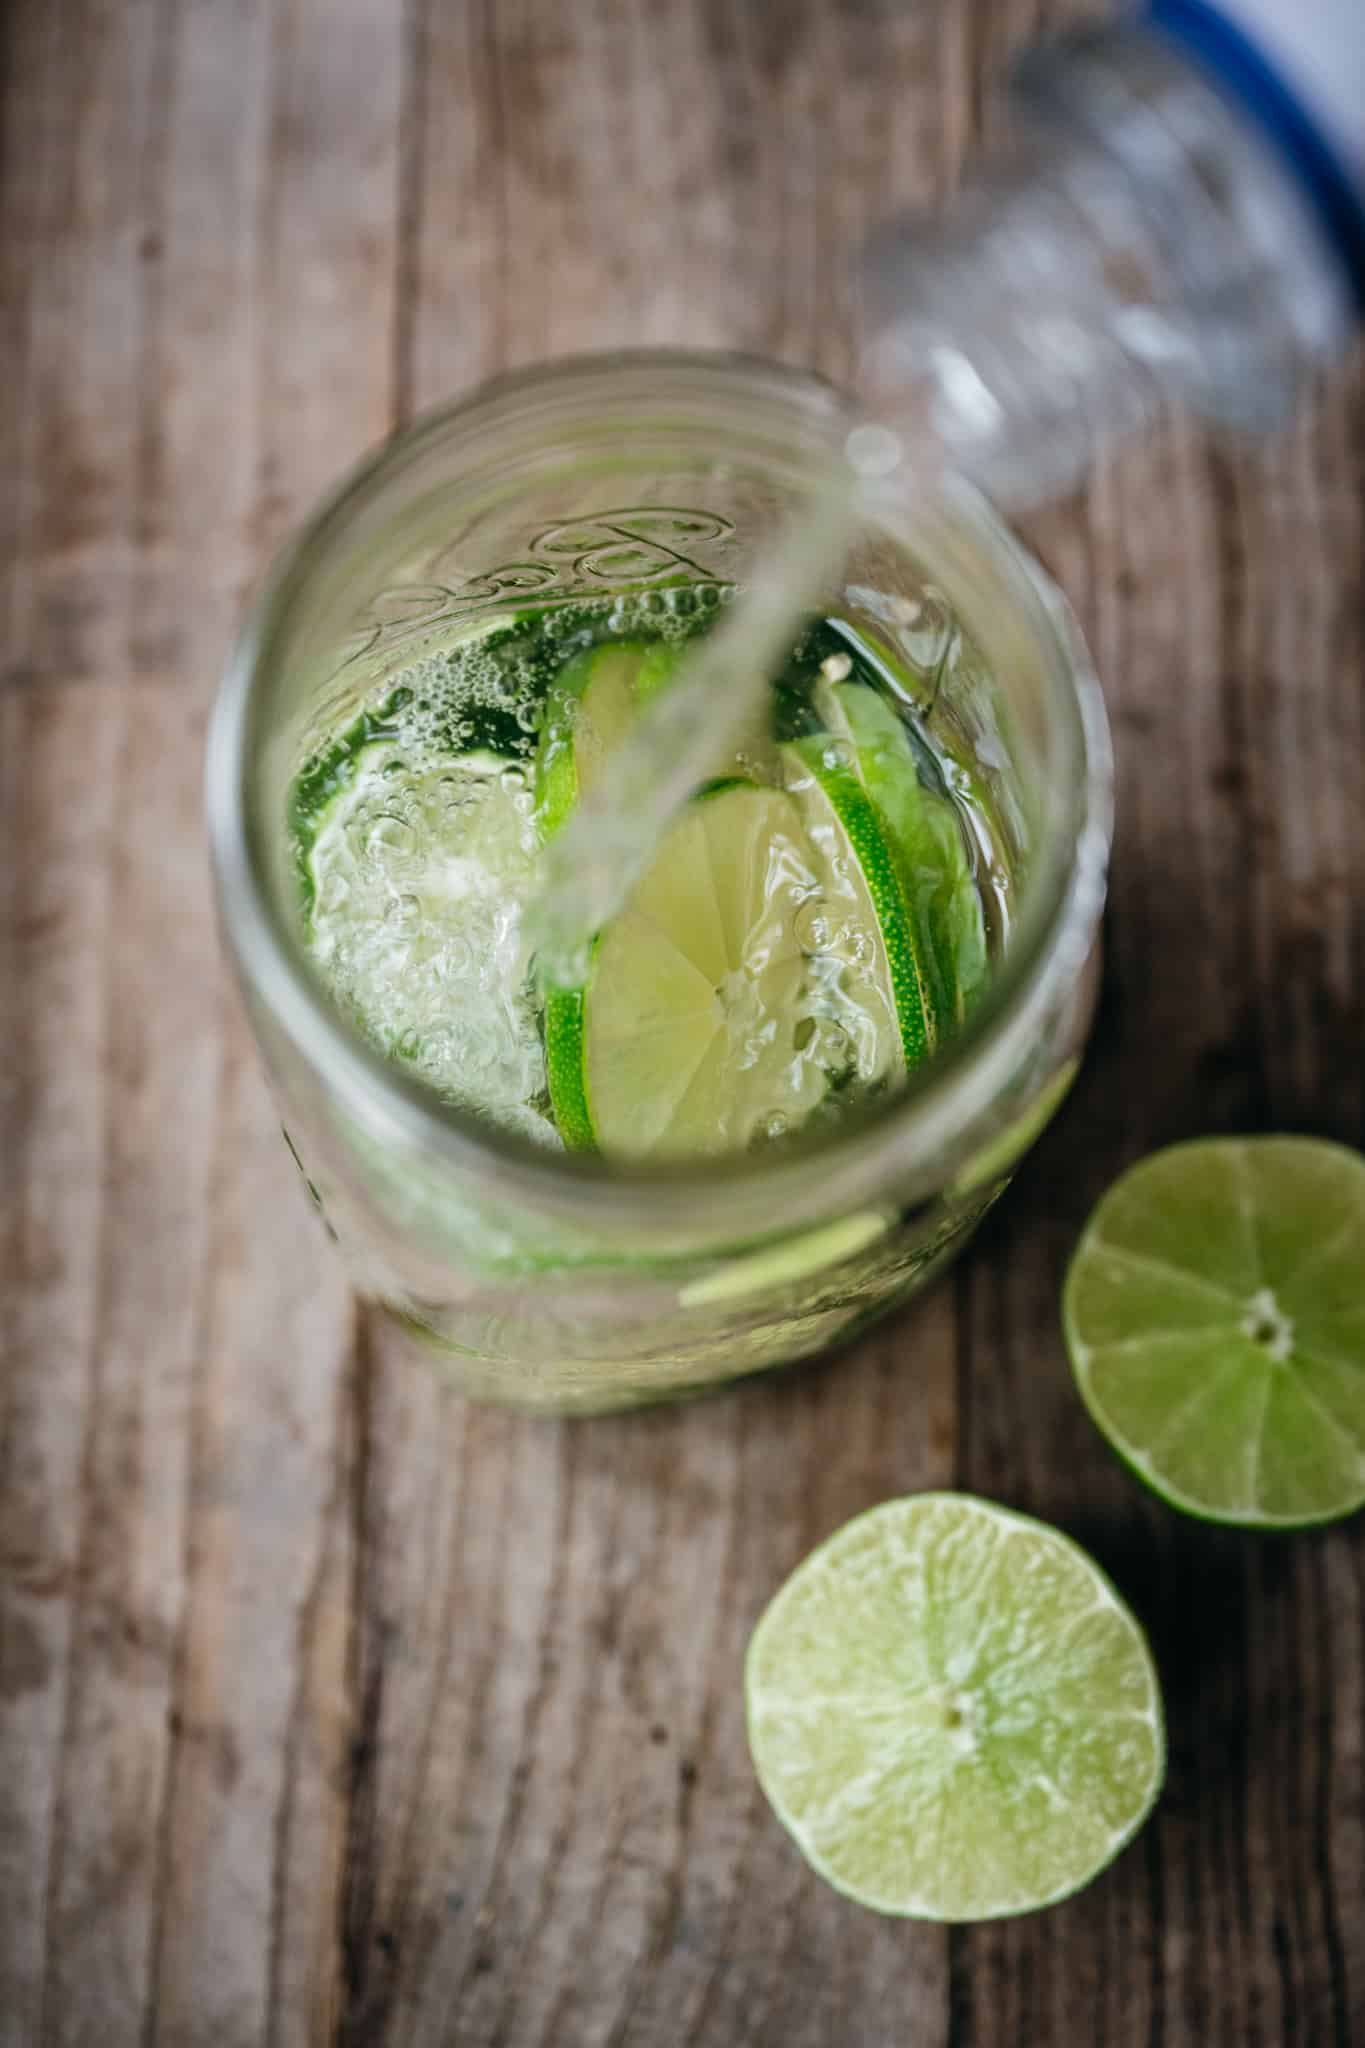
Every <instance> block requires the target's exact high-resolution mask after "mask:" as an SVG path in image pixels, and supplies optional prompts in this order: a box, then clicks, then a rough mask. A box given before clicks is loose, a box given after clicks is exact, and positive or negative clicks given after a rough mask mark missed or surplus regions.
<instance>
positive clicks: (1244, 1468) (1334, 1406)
mask: <svg viewBox="0 0 1365 2048" xmlns="http://www.w3.org/2000/svg"><path fill="white" fill-rule="evenodd" d="M1063 1321H1064V1325H1065V1330H1066V1341H1067V1345H1068V1348H1069V1350H1070V1352H1071V1361H1072V1365H1073V1366H1074V1368H1075V1373H1076V1381H1077V1384H1078V1386H1079V1387H1080V1390H1081V1394H1082V1397H1083V1399H1084V1401H1085V1404H1086V1406H1087V1408H1088V1409H1089V1410H1090V1413H1091V1415H1092V1416H1093V1418H1094V1420H1095V1422H1096V1423H1097V1424H1098V1425H1099V1427H1100V1429H1101V1430H1102V1431H1103V1432H1104V1434H1105V1436H1106V1437H1108V1439H1109V1441H1110V1443H1111V1444H1112V1445H1113V1446H1114V1448H1115V1449H1116V1450H1117V1451H1118V1452H1119V1453H1120V1455H1121V1456H1122V1457H1123V1458H1125V1459H1126V1460H1127V1462H1128V1463H1129V1464H1130V1465H1131V1466H1132V1467H1133V1469H1134V1470H1135V1471H1136V1472H1137V1473H1138V1474H1139V1476H1140V1477H1141V1478H1143V1479H1144V1480H1146V1481H1147V1483H1148V1484H1149V1485H1150V1486H1151V1487H1153V1488H1154V1490H1155V1491H1156V1492H1157V1493H1159V1494H1160V1495H1161V1496H1162V1497H1163V1499H1165V1500H1167V1501H1169V1502H1170V1503H1171V1505H1172V1506H1173V1507H1178V1508H1183V1509H1185V1510H1186V1512H1187V1513H1190V1514H1195V1515H1201V1516H1203V1517H1205V1518H1206V1519H1208V1520H1210V1521H1218V1522H1235V1523H1238V1524H1241V1525H1243V1526H1246V1527H1248V1528H1292V1527H1294V1526H1296V1525H1301V1524H1304V1523H1309V1522H1328V1521H1333V1520H1335V1519H1336V1517H1337V1516H1339V1515H1346V1514H1350V1513H1351V1512H1352V1511H1353V1510H1354V1509H1356V1508H1358V1507H1360V1506H1361V1505H1362V1503H1365V1159H1362V1158H1361V1157H1360V1155H1359V1154H1358V1153H1355V1152H1351V1151H1348V1150H1347V1149H1346V1148H1345V1147H1344V1146H1341V1145H1331V1144H1326V1143H1323V1142H1322V1141H1320V1140H1318V1139H1313V1138H1243V1139H1206V1140H1201V1141H1198V1142H1196V1143H1193V1144H1186V1145H1174V1146H1172V1147H1170V1148H1169V1150H1167V1151H1164V1152H1157V1153H1155V1154H1154V1155H1153V1156H1152V1157H1151V1158H1150V1159H1144V1160H1142V1161H1141V1163H1140V1164H1139V1165H1137V1166H1135V1167H1133V1168H1132V1169H1131V1171H1130V1172H1128V1173H1126V1174H1124V1175H1123V1177H1122V1179H1121V1180H1119V1181H1117V1182H1115V1184H1114V1186H1113V1187H1112V1188H1110V1190H1109V1192H1108V1194H1107V1195H1106V1196H1105V1197H1104V1199H1103V1200H1102V1201H1101V1203H1100V1204H1099V1207H1098V1208H1097V1209H1096V1210H1095V1213H1094V1215H1093V1216H1092V1217H1091V1219H1090V1222H1089V1223H1088V1224H1087V1226H1086V1229H1085V1233H1084V1235H1083V1236H1082V1238H1081V1241H1080V1244H1079V1246H1078V1247H1077V1250H1076V1255H1075V1257H1074V1259H1073V1260H1072V1263H1071V1270H1070V1272H1069V1273H1068V1275H1067V1281H1066V1291H1065V1294H1064V1297H1063Z"/></svg>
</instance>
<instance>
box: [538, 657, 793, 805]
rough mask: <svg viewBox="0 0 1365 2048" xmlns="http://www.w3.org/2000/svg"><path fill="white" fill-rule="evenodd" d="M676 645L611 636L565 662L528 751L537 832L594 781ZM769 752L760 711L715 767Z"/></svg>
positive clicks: (722, 769) (759, 763)
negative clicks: (534, 746) (533, 748)
mask: <svg viewBox="0 0 1365 2048" xmlns="http://www.w3.org/2000/svg"><path fill="white" fill-rule="evenodd" d="M682 651H683V650H682V648H681V647H679V646H677V645H675V644H674V643H672V642H671V641H667V640H611V641H606V642H603V643H602V644H601V645H599V646H596V647H589V648H586V649H584V651H583V652H582V653H580V654H576V655H574V656H573V658H572V660H570V661H567V662H566V663H565V665H564V667H563V668H562V669H561V670H560V672H559V674H558V675H557V676H556V678H555V681H554V686H553V688H552V689H551V691H550V697H549V703H548V707H547V711H546V718H545V724H544V728H543V730H542V733H541V739H540V745H539V748H538V750H537V754H536V767H535V791H536V816H537V819H538V820H539V824H540V829H541V832H542V834H543V835H544V837H545V838H547V839H549V838H550V837H552V835H553V834H554V833H556V832H558V831H559V829H560V827H561V826H562V825H563V823H564V821H565V819H566V818H567V817H568V815H569V813H570V811H572V810H573V808H574V806H575V804H577V802H578V801H579V798H580V797H583V796H586V795H587V794H588V792H589V791H590V790H592V789H593V788H595V787H596V785H597V783H598V782H599V781H600V779H601V777H602V773H603V769H604V765H605V763H606V762H607V760H608V759H609V758H610V756H611V755H612V754H613V753H614V752H615V750H616V748H617V747H619V746H620V744H621V742H622V740H623V739H624V738H625V737H626V734H627V733H628V732H629V730H630V728H631V726H632V724H633V723H634V721H635V718H636V715H637V713H638V712H639V711H640V710H641V709H642V708H643V707H644V706H645V705H646V704H648V703H649V701H650V699H651V698H652V697H655V696H657V694H658V692H659V691H660V690H662V689H664V688H665V687H666V686H667V685H668V684H669V683H670V682H671V681H672V680H673V677H674V675H675V674H676V673H677V668H678V663H679V660H680V658H681V655H682ZM771 754H772V745H771V741H770V740H769V739H768V737H767V720H766V717H765V718H763V719H761V720H760V721H759V723H758V725H756V727H755V729H754V730H753V731H752V732H751V733H748V734H746V735H745V736H744V737H743V738H742V739H741V741H740V743H739V745H738V746H737V747H736V748H734V749H733V750H729V751H726V752H723V753H721V754H719V755H718V757H717V763H716V774H717V776H732V775H735V774H737V773H738V774H740V775H744V776H751V775H752V774H753V773H754V771H755V769H758V768H762V767H766V765H767V763H768V762H769V760H770V758H771Z"/></svg>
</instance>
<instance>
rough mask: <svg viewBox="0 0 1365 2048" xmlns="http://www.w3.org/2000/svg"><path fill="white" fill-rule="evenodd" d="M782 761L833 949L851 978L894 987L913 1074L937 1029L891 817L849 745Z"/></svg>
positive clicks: (813, 742) (797, 748) (806, 744)
mask: <svg viewBox="0 0 1365 2048" xmlns="http://www.w3.org/2000/svg"><path fill="white" fill-rule="evenodd" d="M782 753H783V757H784V769H785V776H786V781H787V786H788V788H789V789H790V790H791V792H792V795H793V796H794V797H795V799H796V801H797V804H798V806H799V808H800V811H801V815H802V820H803V822H804V824H805V827H806V830H807V832H808V833H809V835H810V838H811V840H812V842H813V843H814V845H815V847H816V849H817V852H818V853H819V855H820V858H821V865H822V868H823V870H824V874H825V877H826V892H825V893H826V916H827V923H828V925H829V928H830V930H829V938H828V944H829V946H830V948H831V950H832V951H833V952H834V954H835V955H836V956H839V955H842V956H843V957H844V958H845V960H846V962H847V967H848V971H849V972H851V973H853V974H858V973H859V972H860V971H861V973H862V974H864V975H865V976H867V977H868V978H869V979H871V980H874V981H876V982H881V983H886V982H889V983H890V986H891V990H892V1000H893V1002H894V1005H895V1011H896V1017H897V1022H898V1026H899V1032H900V1043H901V1053H902V1057H903V1060H904V1064H905V1065H906V1066H914V1065H915V1064H916V1063H917V1062H918V1061H920V1060H922V1059H923V1058H924V1057H925V1055H926V1054H927V1053H929V1052H930V1051H932V1049H933V1046H934V1042H935V1039H936V1037H937V1029H936V1022H935V1016H934V1006H933V999H932V996H931V993H930V988H929V981H928V977H927V975H926V972H925V968H924V959H923V952H922V949H921V945H920V941H919V937H918V935H917V932H916V917H915V907H914V902H913V899H912V897H911V894H910V892H909V889H908V887H907V881H906V876H905V873H904V870H903V869H902V867H901V865H900V862H899V861H898V859H897V857H896V853H895V848H894V844H893V841H892V838H891V835H890V832H889V830H888V827H887V824H886V819H885V816H884V814H883V812H882V810H881V808H880V806H879V805H878V804H876V803H875V802H874V801H873V800H872V798H871V797H870V796H869V794H868V792H867V788H866V786H865V784H864V782H863V780H862V777H861V774H860V772H859V768H858V758H857V753H856V750H854V749H852V748H850V747H849V746H848V745H846V744H845V743H843V742H841V741H839V740H836V739H831V738H830V737H829V736H828V735H825V734H814V735H812V736H811V737H810V738H808V739H800V740H794V741H792V742H790V744H788V745H787V746H785V747H784V748H783V749H782ZM911 772H912V773H913V770H912V771H911ZM870 935H875V936H872V937H871V945H870V947H869V945H868V938H869V936H870Z"/></svg>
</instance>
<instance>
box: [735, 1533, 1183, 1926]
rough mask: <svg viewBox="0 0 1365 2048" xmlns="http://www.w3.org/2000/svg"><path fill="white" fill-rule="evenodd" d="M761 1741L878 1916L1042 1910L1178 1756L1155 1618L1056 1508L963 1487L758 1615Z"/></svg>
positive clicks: (752, 1729) (779, 1791)
mask: <svg viewBox="0 0 1365 2048" xmlns="http://www.w3.org/2000/svg"><path fill="white" fill-rule="evenodd" d="M745 1690H746V1697H747V1707H748V1721H749V1742H750V1747H751V1749H752V1751H753V1757H754V1763H755V1765H756V1767H757V1770H758V1775H759V1779H760V1781H761V1783H762V1785H763V1789H764V1791H765V1792H766V1793H767V1795H768V1798H769V1799H770V1800H771V1802H772V1804H773V1807H774V1809H775V1810H776V1812H777V1815H778V1818H779V1819H780V1820H781V1821H782V1823H783V1825H784V1826H785V1827H787V1828H788V1829H789V1830H790V1832H791V1834H792V1835H793V1837H794V1838H795V1840H796V1843H797V1846H798V1847H799V1848H800V1850H801V1852H802V1854H803V1855H804V1856H805V1857H806V1858H807V1860H808V1861H809V1862H810V1863H811V1864H812V1865H813V1866H814V1868H815V1869H816V1870H817V1871H818V1872H819V1873H820V1875H821V1876H822V1877H825V1878H827V1879H828V1880H829V1882H830V1883H831V1884H832V1885H834V1886H835V1888H836V1889H837V1890H839V1891H841V1892H843V1893H845V1894H846V1895H847V1896H848V1897H849V1898H852V1899H856V1900H857V1901H858V1902H859V1903H860V1904H862V1905H865V1906H872V1907H875V1908H876V1909H877V1910H878V1911H879V1912H883V1913H898V1914H903V1915H906V1916H907V1917H910V1918H914V1919H924V1920H954V1921H959V1920H988V1919H995V1918H999V1917H1001V1916H1002V1915H1005V1914H1010V1913H1026V1912H1030V1911H1032V1910H1033V1909H1034V1908H1035V1907H1038V1906H1046V1905H1050V1904H1051V1903H1053V1901H1055V1900H1057V1899H1063V1898H1065V1897H1067V1895H1068V1894H1069V1893H1071V1892H1074V1891H1078V1890H1079V1889H1080V1887H1081V1886H1082V1885H1084V1884H1087V1883H1088V1882H1089V1881H1090V1879H1091V1878H1093V1877H1095V1876H1096V1875H1097V1874H1098V1873H1099V1872H1100V1871H1101V1870H1103V1869H1104V1867H1105V1865H1106V1864H1108V1863H1109V1862H1111V1861H1112V1860H1113V1858H1114V1857H1115V1856H1116V1855H1117V1854H1118V1852H1119V1851H1120V1849H1122V1848H1123V1846H1124V1844H1125V1843H1126V1842H1128V1841H1129V1840H1130V1839H1131V1838H1132V1836H1133V1835H1134V1834H1135V1833H1136V1831H1137V1829H1138V1828H1139V1827H1140V1826H1141V1825H1142V1822H1143V1821H1144V1820H1145V1818H1146V1816H1147V1814H1148V1812H1149V1811H1150V1809H1151V1806H1152V1802H1153V1801H1154V1799H1155V1798H1156V1795H1157V1792H1158V1790H1159V1789H1160V1785H1161V1778H1162V1772H1163V1768H1164V1759H1165V1743H1164V1736H1163V1721H1162V1710H1161V1693H1160V1688H1159V1685H1158V1682H1157V1675H1156V1671H1155V1668H1154V1666H1153V1664H1152V1659H1151V1654H1150V1652H1149V1650H1148V1648H1147V1643H1146V1640H1145V1638H1144V1636H1143V1633H1142V1630H1141V1629H1140V1628H1139V1626H1138V1624H1137V1622H1136V1621H1135V1620H1134V1618H1133V1616H1132V1614H1131V1613H1130V1612H1129V1610H1128V1609H1127V1607H1125V1606H1124V1604H1123V1602H1122V1601H1121V1600H1120V1599H1119V1596H1118V1594H1117V1593H1116V1592H1115V1591H1114V1588H1113V1587H1112V1586H1111V1584H1110V1583H1109V1581H1108V1579H1107V1578H1106V1577H1105V1576H1104V1574H1103V1573H1102V1572H1101V1571H1100V1570H1099V1568H1098V1566H1096V1565H1095V1564H1094V1562H1093V1561H1092V1560H1091V1559H1090V1558H1089V1557H1087V1556H1086V1554H1085V1552H1084V1551H1082V1550H1080V1549H1078V1548H1077V1546H1076V1545H1075V1544H1074V1543H1072V1542H1071V1541H1070V1540H1069V1539H1068V1538H1067V1537H1065V1536H1063V1535H1061V1534H1060V1533H1059V1532H1058V1531H1057V1530H1055V1529H1050V1528H1048V1527H1047V1526H1046V1524H1044V1523H1042V1522H1035V1521H1032V1520H1031V1519H1029V1518H1028V1517H1027V1516H1024V1515H1018V1514H1013V1513H1011V1512H1009V1510H1007V1509H1005V1508H1000V1507H996V1506H993V1505H992V1504H991V1503H990V1502H988V1501H981V1500H975V1499H972V1498H971V1497H970V1496H968V1495H965V1494H952V1493H928V1494H919V1495H914V1496H911V1498H909V1499H908V1500H895V1501H888V1502H886V1503H885V1504H884V1505H883V1506H881V1507H876V1508H873V1509H871V1510H870V1511H869V1512H868V1513H867V1514H864V1515H860V1516H858V1517H857V1519H856V1520H854V1521H852V1522H849V1523H848V1524H847V1525H846V1526H845V1527H844V1528H842V1529H840V1530H839V1531H838V1533H837V1534H836V1535H834V1536H831V1537H830V1539H829V1540H828V1542H826V1543H824V1544H822V1545H821V1547H820V1548H819V1549H818V1550H816V1551H815V1552H814V1553H813V1554H812V1556H810V1557H808V1558H807V1559H806V1561H805V1563H804V1564H802V1565H801V1566H800V1567H799V1568H798V1570H797V1571H795V1572H794V1573H793V1574H792V1576H791V1578H790V1579H788V1581H787V1583H786V1585H785V1586H783V1587H782V1589H781V1591H780V1592H779V1593H778V1594H777V1596H776V1598H775V1599H774V1600H773V1602H772V1604H771V1605H770V1606H769V1607H768V1609H767V1611H766V1612H765V1614H764V1615H763V1617H762V1619H761V1620H760V1621H759V1624H758V1627H757V1628H756V1629H755V1630H754V1634H753V1639H752V1641H751V1642H750V1645H749V1653H748V1658H747V1662H746V1665H745Z"/></svg>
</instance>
